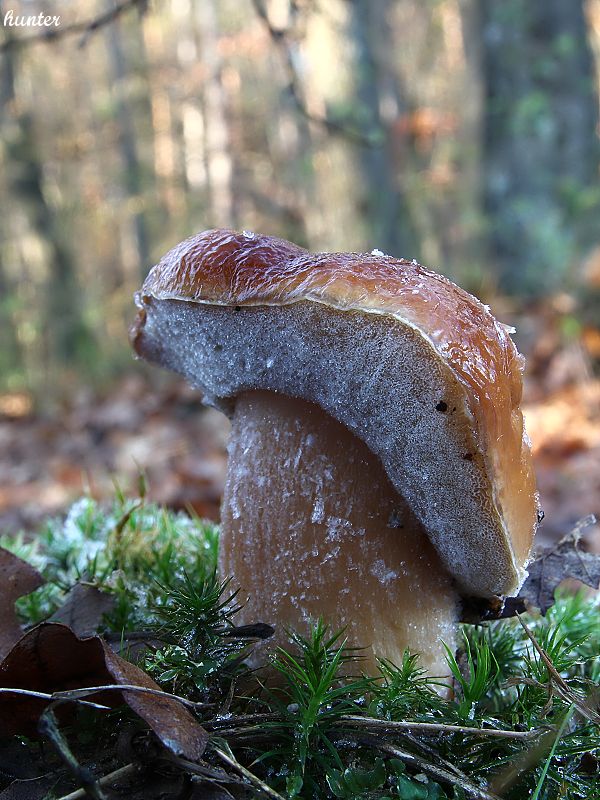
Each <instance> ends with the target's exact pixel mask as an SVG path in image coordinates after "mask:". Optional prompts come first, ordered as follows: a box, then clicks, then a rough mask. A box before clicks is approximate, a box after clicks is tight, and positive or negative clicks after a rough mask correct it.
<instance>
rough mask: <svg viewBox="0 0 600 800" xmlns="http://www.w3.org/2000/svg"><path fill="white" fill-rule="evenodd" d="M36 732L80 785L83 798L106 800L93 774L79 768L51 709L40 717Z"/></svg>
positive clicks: (86, 769) (85, 768)
mask: <svg viewBox="0 0 600 800" xmlns="http://www.w3.org/2000/svg"><path fill="white" fill-rule="evenodd" d="M38 731H39V732H40V733H41V734H42V736H45V737H46V738H47V739H48V741H49V742H50V743H51V744H52V746H53V747H54V749H55V750H56V752H57V753H58V754H59V756H60V757H61V758H62V760H63V761H64V762H65V764H66V765H67V767H68V768H69V769H70V770H71V772H72V773H73V775H74V776H75V778H76V780H77V781H78V782H79V783H80V784H81V785H82V787H83V792H84V797H85V795H89V797H92V798H93V800H106V795H105V794H104V792H103V791H102V789H101V787H100V786H99V785H98V782H97V780H96V778H95V776H94V774H93V773H92V772H91V771H90V770H89V769H88V768H87V767H83V766H81V764H80V763H79V762H78V761H77V759H76V758H75V756H74V755H73V752H72V750H71V748H70V747H69V744H68V742H67V740H66V739H65V738H64V736H63V735H62V733H61V732H60V730H59V727H58V723H57V722H56V717H55V716H54V712H53V711H52V708H50V707H48V708H47V709H46V710H45V711H44V713H43V714H42V716H41V717H40V720H39V722H38Z"/></svg>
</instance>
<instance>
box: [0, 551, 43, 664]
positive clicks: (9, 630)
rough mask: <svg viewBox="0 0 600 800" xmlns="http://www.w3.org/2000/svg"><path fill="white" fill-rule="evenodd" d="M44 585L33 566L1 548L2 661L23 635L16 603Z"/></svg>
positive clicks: (0, 630)
mask: <svg viewBox="0 0 600 800" xmlns="http://www.w3.org/2000/svg"><path fill="white" fill-rule="evenodd" d="M43 583H44V579H43V578H42V576H41V575H40V574H39V572H38V571H37V570H36V569H34V568H33V567H32V566H31V564H28V563H27V562H26V561H23V560H22V559H21V558H19V557H18V556H15V555H13V553H10V552H9V551H8V550H4V549H3V548H0V659H2V658H4V656H5V655H6V654H7V653H8V652H9V651H10V649H11V647H12V646H13V645H14V644H15V642H17V641H18V640H19V639H20V638H21V636H22V635H23V630H22V628H21V625H20V624H19V620H18V618H17V614H16V611H15V602H16V601H17V600H18V599H19V597H23V596H24V595H26V594H29V593H30V592H33V591H34V590H35V589H37V588H38V587H40V586H41V585H42V584H43Z"/></svg>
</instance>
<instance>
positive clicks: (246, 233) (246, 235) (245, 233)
mask: <svg viewBox="0 0 600 800" xmlns="http://www.w3.org/2000/svg"><path fill="white" fill-rule="evenodd" d="M242 236H243V237H244V239H254V233H253V232H252V231H242Z"/></svg>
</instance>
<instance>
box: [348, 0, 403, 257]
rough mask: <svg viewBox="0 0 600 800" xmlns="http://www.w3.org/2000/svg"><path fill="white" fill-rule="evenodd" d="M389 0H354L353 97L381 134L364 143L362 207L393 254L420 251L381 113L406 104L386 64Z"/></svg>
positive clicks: (375, 237) (375, 238) (377, 239)
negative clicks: (378, 138) (371, 143)
mask: <svg viewBox="0 0 600 800" xmlns="http://www.w3.org/2000/svg"><path fill="white" fill-rule="evenodd" d="M390 6H391V0H381V2H379V3H372V2H370V1H369V0H355V2H353V3H352V18H351V20H352V21H351V25H352V35H353V40H354V44H355V47H356V50H357V63H356V77H355V97H356V101H357V106H358V115H357V116H358V117H359V119H360V120H361V121H362V120H363V119H365V120H367V121H368V125H369V126H371V128H372V131H373V134H374V136H377V135H378V134H379V135H382V136H383V141H382V142H381V144H380V145H379V146H373V147H368V146H361V147H360V149H359V163H360V169H361V174H362V179H363V187H364V189H363V196H362V198H361V212H362V213H363V214H364V215H365V216H366V217H367V220H368V223H369V229H370V230H369V232H370V236H371V237H372V242H373V243H374V244H375V246H376V247H377V248H379V249H380V250H383V251H384V252H385V253H388V254H389V255H393V256H402V257H404V258H412V257H414V256H418V252H417V249H416V247H417V246H416V242H415V237H414V232H413V230H412V226H411V224H410V211H409V207H408V203H407V201H406V198H405V197H404V196H403V192H402V187H401V185H400V176H399V165H398V164H396V163H395V158H394V153H393V149H392V144H391V140H390V136H389V131H388V130H386V120H385V119H384V118H383V115H382V108H383V107H384V106H385V105H390V104H391V105H393V107H394V108H395V109H396V113H397V112H398V111H400V110H401V109H402V106H403V98H402V94H401V91H400V87H399V85H398V76H397V75H396V74H395V71H394V70H393V68H392V67H391V66H390V65H389V64H388V63H387V61H386V58H389V56H390V54H392V53H393V44H392V42H391V41H390V35H389V30H390V29H389V25H388V23H387V16H388V13H389V9H390Z"/></svg>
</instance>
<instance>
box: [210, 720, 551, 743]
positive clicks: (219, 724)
mask: <svg viewBox="0 0 600 800" xmlns="http://www.w3.org/2000/svg"><path fill="white" fill-rule="evenodd" d="M282 721H283V717H282V716H281V715H280V714H248V715H247V716H243V717H229V718H228V719H223V720H219V719H214V720H210V721H209V722H206V723H205V728H206V729H207V730H213V731H219V733H220V735H221V736H225V735H226V734H227V733H230V732H231V733H234V734H235V732H236V731H237V730H238V729H239V728H242V727H244V728H245V726H246V725H248V726H250V727H248V728H245V730H247V731H248V730H251V729H252V728H254V727H256V728H257V729H258V724H259V723H262V722H282ZM335 726H337V727H340V726H341V727H352V728H365V729H366V728H369V729H376V730H387V731H411V732H413V733H428V734H429V733H431V734H435V733H448V734H452V733H462V734H465V735H467V736H491V737H496V738H498V739H517V740H529V739H535V738H536V737H537V736H540V735H541V734H542V733H543V731H540V730H533V731H506V730H497V729H494V728H472V727H467V726H465V725H447V724H443V723H437V722H407V721H402V722H394V721H390V720H384V719H376V718H374V717H359V716H354V715H351V714H348V715H345V716H343V717H340V718H339V720H338V721H337V722H336V723H335Z"/></svg>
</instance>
